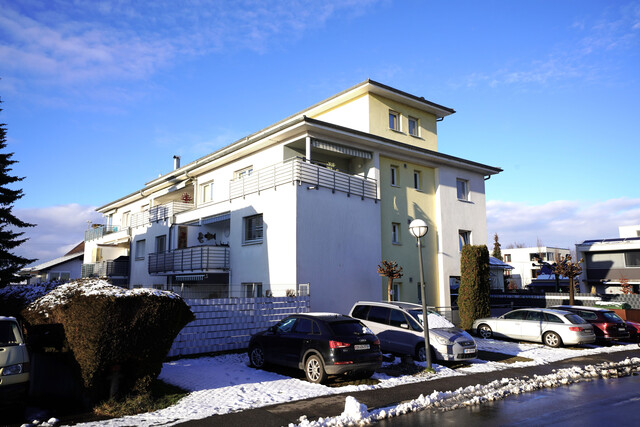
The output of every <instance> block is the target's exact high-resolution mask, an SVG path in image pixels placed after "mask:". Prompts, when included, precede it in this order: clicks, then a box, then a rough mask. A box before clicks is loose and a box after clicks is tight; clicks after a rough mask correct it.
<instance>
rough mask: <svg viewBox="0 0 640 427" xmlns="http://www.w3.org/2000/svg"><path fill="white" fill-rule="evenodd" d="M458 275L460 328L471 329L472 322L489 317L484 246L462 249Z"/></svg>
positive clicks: (487, 261)
mask: <svg viewBox="0 0 640 427" xmlns="http://www.w3.org/2000/svg"><path fill="white" fill-rule="evenodd" d="M460 273H461V274H460V289H459V291H458V308H459V310H460V327H461V328H463V329H471V327H472V325H473V321H474V320H476V319H479V318H481V317H487V316H490V315H491V305H490V304H491V303H490V297H489V294H490V288H491V284H490V280H489V250H488V249H487V246H486V245H481V246H472V245H466V246H464V247H463V248H462V255H461V259H460Z"/></svg>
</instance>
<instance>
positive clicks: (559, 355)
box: [84, 338, 640, 427]
mask: <svg viewBox="0 0 640 427" xmlns="http://www.w3.org/2000/svg"><path fill="white" fill-rule="evenodd" d="M476 342H477V344H478V349H479V350H486V351H493V352H499V353H505V354H510V355H514V356H522V357H527V358H530V359H532V361H531V362H516V363H511V364H508V363H501V362H487V361H483V360H473V361H472V363H471V364H470V365H469V366H468V367H464V368H459V369H455V370H454V369H450V368H447V367H445V366H441V365H437V364H434V368H435V369H436V373H435V374H433V375H430V376H410V375H407V376H401V377H389V376H387V375H384V374H380V373H376V374H374V376H373V378H376V379H378V380H379V381H380V382H379V384H376V385H358V386H354V385H347V386H344V387H327V386H324V385H319V384H311V383H309V382H307V381H305V380H304V379H298V378H290V377H286V376H283V375H280V374H277V373H274V372H268V371H262V370H257V369H253V368H251V367H249V366H248V363H249V361H248V357H247V355H246V354H228V355H221V356H216V357H202V358H198V359H181V360H176V361H173V362H167V363H165V364H164V367H163V369H162V373H161V374H160V379H162V380H164V381H166V382H168V383H171V384H175V385H177V386H180V387H183V388H185V389H187V390H190V391H191V393H190V394H189V395H188V396H186V397H185V398H183V399H182V400H180V402H178V404H176V405H174V406H171V407H169V408H166V409H163V410H160V411H156V412H151V413H147V414H140V415H135V416H130V417H124V418H117V419H112V420H106V421H102V422H96V423H88V424H84V425H100V426H118V427H119V426H130V425H139V426H156V425H172V424H175V423H178V422H182V421H187V420H190V419H200V418H205V417H208V416H211V415H216V414H227V413H230V412H236V411H242V410H245V409H250V408H257V407H262V406H267V405H272V404H277V403H284V402H291V401H295V400H302V399H307V398H311V397H318V396H324V395H330V394H338V393H348V392H355V391H360V390H371V389H379V388H388V387H394V386H397V385H401V384H408V383H413V382H420V381H429V380H431V379H435V378H444V377H449V376H455V375H465V374H468V373H474V372H488V371H496V370H502V369H507V368H511V367H518V366H531V365H541V364H546V363H549V362H553V361H558V360H563V359H567V358H571V357H578V356H585V355H590V354H598V353H611V352H617V351H623V350H629V349H630V348H637V347H636V345H635V344H632V345H631V344H630V345H614V346H609V347H598V346H585V347H583V348H580V349H575V348H571V349H563V348H559V349H552V348H549V347H545V346H543V345H541V344H533V343H531V344H523V343H517V342H510V341H497V340H492V339H488V340H485V339H481V338H476ZM634 360H636V359H634ZM636 363H640V359H637V361H636ZM575 369H577V371H575V372H579V370H580V369H581V368H575ZM583 371H584V369H583ZM571 372H574V371H568V372H565V373H556V375H558V376H556V377H549V378H548V379H545V380H544V381H543V380H542V379H538V378H534V379H532V380H531V381H532V384H530V385H527V384H524V383H521V382H518V381H521V380H517V381H516V380H510V379H506V380H503V381H506V382H505V384H504V387H506V389H505V390H502V391H500V390H501V389H500V387H503V385H501V384H493V383H492V384H491V385H486V386H484V385H483V386H480V385H478V386H475V388H472V389H473V390H475V391H473V390H471V392H472V393H471V394H468V393H467V391H466V389H465V390H462V391H461V390H458V391H455V392H451V391H449V392H442V393H440V392H439V393H436V394H435V396H434V395H432V396H428V397H424V396H422V397H421V398H419V399H416V401H414V403H413V404H411V405H409V406H408V407H407V408H409V407H415V408H422V407H423V406H424V405H431V404H434V402H436V401H444V399H451V398H452V395H454V394H455V395H460V396H462V397H464V399H467V400H469V401H477V400H478V399H480V400H482V399H483V398H485V399H487V397H486V396H487V395H490V396H493V395H494V394H495V393H497V395H500V394H504V395H507V394H510V393H515V392H517V390H522V391H525V390H527V389H530V390H534V389H536V387H537V386H536V384H544V383H545V382H548V383H549V384H553V383H554V381H555V382H559V381H560V382H561V381H563V380H562V378H564V377H563V376H566V377H571V378H573V376H574V374H572V373H571ZM576 375H577V374H576ZM580 375H584V372H581V373H580ZM301 377H302V375H301ZM572 381H573V380H572ZM483 387H489V388H487V389H484V388H483ZM462 392H464V393H462ZM474 393H475V394H474ZM478 393H479V394H478ZM478 396H480V397H478ZM482 396H485V397H482ZM464 399H463V400H464ZM473 399H475V400H473ZM447 402H449V401H447ZM456 402H457V401H456ZM403 405H404V404H403ZM412 405H413V406H412ZM447 405H449V403H447ZM347 406H348V408H347V409H348V410H347V417H349V416H353V415H354V411H355V412H358V413H359V414H360V417H361V418H362V417H369V418H366V419H371V420H374V419H380V418H370V417H381V416H382V415H381V414H382V412H380V411H381V410H377V411H372V412H371V413H369V412H367V411H366V408H364V409H363V411H364V412H363V411H361V410H360V409H362V408H361V405H359V404H357V402H355V403H354V402H350V401H347ZM349 408H351V409H349ZM354 408H355V409H354ZM407 408H405V407H400V409H397V407H396V409H389V408H387V409H385V410H384V411H385V413H384V416H389V414H390V413H392V412H393V413H399V412H398V411H400V412H401V411H407V410H409V409H407ZM394 411H395V412H394ZM362 419H365V418H362ZM329 420H331V419H329ZM322 422H323V423H325V424H322V423H320V424H317V422H316V421H314V422H310V421H308V420H306V419H303V420H300V423H301V424H303V425H314V426H316V425H343V424H344V423H345V420H344V419H340V418H339V417H338V418H337V419H336V420H335V423H334V421H327V420H323V421H322ZM358 422H359V421H358ZM314 423H316V424H314ZM327 423H328V424H327ZM347 423H348V421H347Z"/></svg>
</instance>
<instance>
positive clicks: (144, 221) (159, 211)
mask: <svg viewBox="0 0 640 427" xmlns="http://www.w3.org/2000/svg"><path fill="white" fill-rule="evenodd" d="M193 208H194V204H193V203H185V202H182V201H174V202H169V203H165V204H162V205H158V206H154V207H152V208H150V209H147V210H145V211H143V212H137V213H134V214H133V215H131V227H143V226H145V225H149V224H151V223H153V222H157V221H163V220H165V219H168V218H171V217H173V215H175V214H179V213H181V212H185V211H188V210H191V209H193Z"/></svg>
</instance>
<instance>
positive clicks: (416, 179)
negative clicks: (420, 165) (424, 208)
mask: <svg viewBox="0 0 640 427" xmlns="http://www.w3.org/2000/svg"><path fill="white" fill-rule="evenodd" d="M413 188H415V189H416V190H420V189H421V188H422V176H421V174H420V171H413Z"/></svg>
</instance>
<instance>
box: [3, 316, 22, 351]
mask: <svg viewBox="0 0 640 427" xmlns="http://www.w3.org/2000/svg"><path fill="white" fill-rule="evenodd" d="M17 344H22V338H21V337H20V330H19V329H18V325H17V324H16V322H12V321H0V347H6V346H8V345H17Z"/></svg>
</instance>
